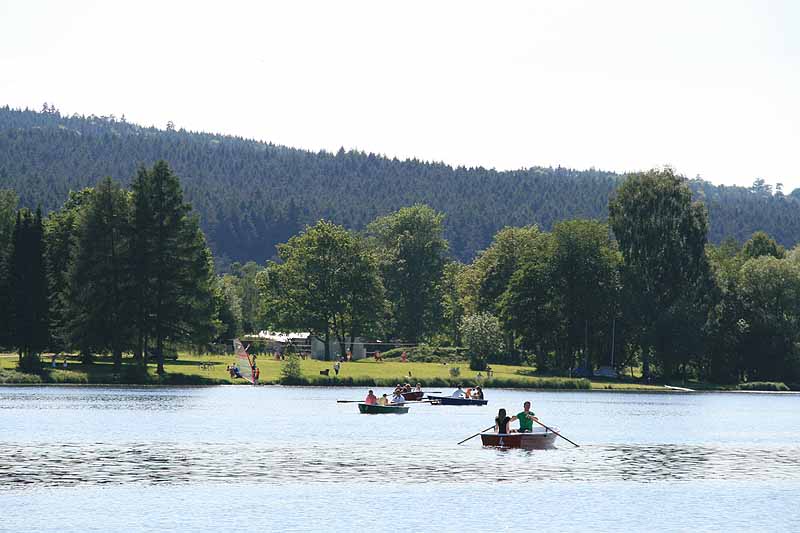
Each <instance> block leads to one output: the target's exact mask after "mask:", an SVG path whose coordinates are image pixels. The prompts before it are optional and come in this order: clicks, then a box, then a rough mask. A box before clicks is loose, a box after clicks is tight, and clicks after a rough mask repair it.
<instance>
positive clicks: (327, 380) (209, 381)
mask: <svg viewBox="0 0 800 533" xmlns="http://www.w3.org/2000/svg"><path fill="white" fill-rule="evenodd" d="M51 361H52V360H51V359H48V360H46V361H43V366H44V368H43V370H42V373H41V374H26V373H22V372H19V371H18V370H17V369H16V367H17V357H16V355H13V354H4V355H2V356H0V384H7V385H10V384H46V383H54V384H98V385H100V384H108V385H110V384H131V385H224V384H246V382H245V381H244V380H241V379H236V378H231V377H230V373H229V372H228V370H227V367H228V365H230V364H233V362H234V361H233V359H232V358H231V357H229V356H228V357H226V356H216V355H209V356H197V355H190V354H186V355H181V356H180V357H179V358H178V359H177V360H174V361H167V362H166V364H165V371H166V373H165V374H164V375H163V376H158V375H157V374H156V373H155V366H154V365H148V367H147V369H146V371H145V370H144V369H143V368H141V367H140V366H137V365H135V364H133V363H132V362H129V361H126V363H125V364H124V365H123V369H122V371H121V372H114V369H113V366H112V364H111V361H110V359H109V358H105V357H99V358H98V359H96V361H95V362H94V363H92V364H84V363H82V362H81V361H80V360H79V359H78V358H76V357H69V356H68V357H67V358H66V366H65V365H64V361H65V358H64V357H63V356H60V357H58V358H56V364H55V367H53V366H52V362H51ZM257 364H258V367H259V369H260V371H261V380H260V382H261V383H262V384H277V383H287V384H293V385H311V386H344V387H353V386H356V387H360V386H363V387H393V386H394V385H396V384H397V383H406V382H408V383H412V384H416V383H422V385H423V386H424V387H426V388H428V389H431V388H433V387H445V388H447V387H455V386H457V385H459V384H462V385H465V386H472V385H477V384H480V385H482V386H484V387H488V388H509V389H514V388H525V389H560V390H620V391H624V390H629V391H665V390H673V391H674V390H675V389H668V388H665V386H664V384H651V385H647V384H643V383H640V382H638V381H637V380H636V379H631V378H620V379H591V380H590V379H584V378H570V377H553V376H542V375H537V374H536V371H535V368H533V367H528V366H513V365H499V364H498V365H492V367H491V370H492V371H491V375H487V373H486V372H475V371H473V370H470V369H469V364H468V363H467V362H466V361H456V362H449V363H421V362H413V361H410V362H406V363H403V362H400V361H379V362H376V361H373V360H361V361H352V362H344V363H340V364H339V373H338V375H337V374H336V370H335V368H334V362H332V361H318V360H313V359H305V360H300V361H299V365H300V376H298V377H295V378H293V379H289V380H287V379H286V377H285V376H284V375H283V374H282V369H283V367H284V365H285V361H279V360H275V359H274V358H268V357H266V356H264V357H259V358H258V360H257ZM679 385H681V387H688V388H693V389H695V388H700V389H702V390H715V389H723V390H725V389H730V388H736V387H721V386H716V385H710V384H689V385H683V384H679ZM750 385H752V384H750ZM742 388H748V387H747V385H745V386H743V387H742ZM749 388H751V389H753V388H755V389H756V390H788V387H786V386H785V385H783V384H771V383H768V384H759V385H757V386H756V387H752V386H750V387H749Z"/></svg>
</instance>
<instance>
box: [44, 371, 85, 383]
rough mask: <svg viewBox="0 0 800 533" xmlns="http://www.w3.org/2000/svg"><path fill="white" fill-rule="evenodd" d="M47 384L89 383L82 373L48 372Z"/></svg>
mask: <svg viewBox="0 0 800 533" xmlns="http://www.w3.org/2000/svg"><path fill="white" fill-rule="evenodd" d="M47 381H48V383H74V384H81V385H83V384H86V383H89V377H88V376H87V375H86V374H85V373H83V372H71V371H69V370H50V371H49V372H48V373H47Z"/></svg>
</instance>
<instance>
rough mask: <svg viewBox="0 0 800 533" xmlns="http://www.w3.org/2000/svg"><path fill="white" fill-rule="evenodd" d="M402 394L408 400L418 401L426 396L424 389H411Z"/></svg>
mask: <svg viewBox="0 0 800 533" xmlns="http://www.w3.org/2000/svg"><path fill="white" fill-rule="evenodd" d="M402 395H403V398H405V399H406V401H407V402H416V401H419V400H421V399H422V397H423V396H425V393H424V392H422V391H410V392H403V393H402Z"/></svg>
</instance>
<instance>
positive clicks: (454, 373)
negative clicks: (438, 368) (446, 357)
mask: <svg viewBox="0 0 800 533" xmlns="http://www.w3.org/2000/svg"><path fill="white" fill-rule="evenodd" d="M448 372H449V373H450V377H451V378H457V377H459V376H460V375H461V368H460V367H457V366H451V367H450V370H449V371H448Z"/></svg>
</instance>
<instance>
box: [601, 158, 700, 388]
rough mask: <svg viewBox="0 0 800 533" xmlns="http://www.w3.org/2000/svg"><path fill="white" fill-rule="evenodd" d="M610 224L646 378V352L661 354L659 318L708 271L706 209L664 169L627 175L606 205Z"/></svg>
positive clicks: (630, 317)
mask: <svg viewBox="0 0 800 533" xmlns="http://www.w3.org/2000/svg"><path fill="white" fill-rule="evenodd" d="M609 220H610V222H611V227H612V228H613V230H614V235H615V236H616V238H617V242H618V243H619V247H620V250H621V252H622V255H623V257H624V260H625V265H624V268H623V276H624V282H625V286H626V289H627V299H628V305H627V306H626V309H627V310H628V311H629V313H630V315H629V318H628V320H629V321H630V322H631V323H634V324H636V328H637V329H638V331H639V332H640V335H639V338H638V339H637V340H638V342H639V344H640V345H641V346H642V347H643V353H644V354H645V357H644V359H643V365H644V367H643V372H644V375H645V377H646V378H649V376H650V364H649V363H650V361H649V357H648V355H649V353H650V350H651V349H653V350H656V352H657V356H658V355H660V350H662V349H663V346H661V345H659V343H658V339H656V334H657V333H658V329H657V323H658V321H659V318H660V314H661V313H663V312H664V311H666V310H667V309H669V308H670V307H671V306H672V305H673V304H675V303H676V302H677V301H678V299H679V298H681V297H683V296H685V294H686V292H687V290H688V289H689V287H692V286H693V285H694V284H695V283H696V282H697V280H698V279H700V278H702V277H703V276H704V275H705V274H704V273H705V271H706V270H707V262H706V256H705V245H706V236H707V233H708V220H707V214H706V210H705V207H704V206H703V205H702V204H700V203H696V202H695V203H692V193H691V190H690V189H689V186H688V184H687V181H686V179H685V178H683V177H681V176H678V175H676V174H675V173H674V172H673V171H672V170H671V169H669V168H667V169H664V170H651V171H649V172H645V173H639V174H632V175H631V176H629V177H628V178H627V179H626V180H625V182H624V183H623V184H622V185H621V186H620V188H619V189H618V190H617V193H616V195H615V197H614V198H613V199H612V200H611V202H610V203H609ZM698 327H699V325H698Z"/></svg>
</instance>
